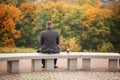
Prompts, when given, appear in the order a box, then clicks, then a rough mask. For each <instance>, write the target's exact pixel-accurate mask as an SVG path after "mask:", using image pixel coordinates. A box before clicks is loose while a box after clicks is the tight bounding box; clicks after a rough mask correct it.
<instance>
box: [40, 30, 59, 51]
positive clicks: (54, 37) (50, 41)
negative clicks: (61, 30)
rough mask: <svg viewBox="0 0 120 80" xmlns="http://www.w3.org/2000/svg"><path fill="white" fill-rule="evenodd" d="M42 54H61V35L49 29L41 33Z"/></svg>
mask: <svg viewBox="0 0 120 80" xmlns="http://www.w3.org/2000/svg"><path fill="white" fill-rule="evenodd" d="M40 42H41V52H42V53H59V48H58V44H59V34H58V32H57V31H55V30H52V29H50V28H48V29H47V30H45V31H42V32H41V41H40Z"/></svg>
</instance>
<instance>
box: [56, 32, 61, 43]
mask: <svg viewBox="0 0 120 80" xmlns="http://www.w3.org/2000/svg"><path fill="white" fill-rule="evenodd" d="M56 43H57V45H59V43H60V36H59V34H58V36H57V38H56Z"/></svg>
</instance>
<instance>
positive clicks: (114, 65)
mask: <svg viewBox="0 0 120 80" xmlns="http://www.w3.org/2000/svg"><path fill="white" fill-rule="evenodd" d="M117 61H118V60H117V59H109V70H110V71H117V70H118V68H117Z"/></svg>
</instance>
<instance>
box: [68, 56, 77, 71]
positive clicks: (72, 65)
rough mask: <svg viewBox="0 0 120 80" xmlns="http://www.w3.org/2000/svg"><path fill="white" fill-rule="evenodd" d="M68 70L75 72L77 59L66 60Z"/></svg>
mask: <svg viewBox="0 0 120 80" xmlns="http://www.w3.org/2000/svg"><path fill="white" fill-rule="evenodd" d="M68 69H69V70H76V69H77V59H76V58H75V59H68Z"/></svg>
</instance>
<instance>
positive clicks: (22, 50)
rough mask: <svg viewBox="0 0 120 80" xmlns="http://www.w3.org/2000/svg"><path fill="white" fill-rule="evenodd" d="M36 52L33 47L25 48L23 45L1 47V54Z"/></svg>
mask: <svg viewBox="0 0 120 80" xmlns="http://www.w3.org/2000/svg"><path fill="white" fill-rule="evenodd" d="M32 52H36V50H35V49H33V48H23V47H15V48H12V47H0V54H2V53H32Z"/></svg>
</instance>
